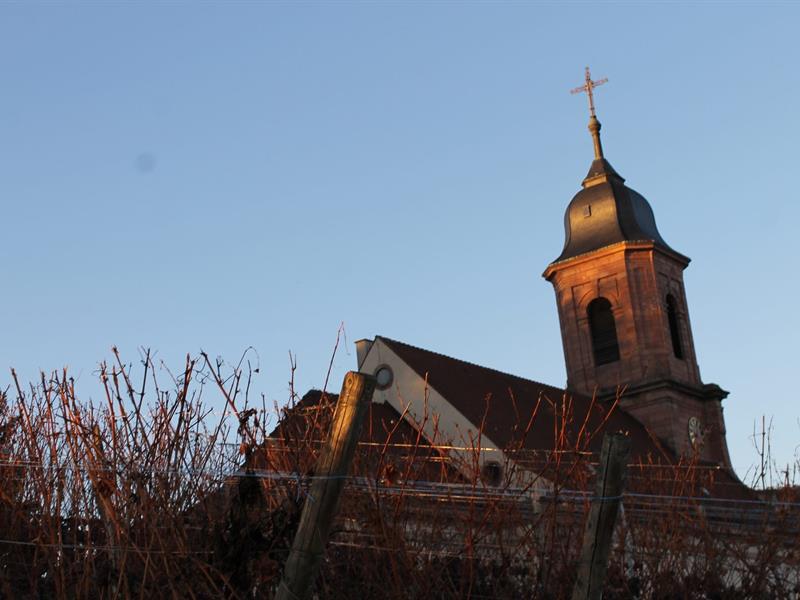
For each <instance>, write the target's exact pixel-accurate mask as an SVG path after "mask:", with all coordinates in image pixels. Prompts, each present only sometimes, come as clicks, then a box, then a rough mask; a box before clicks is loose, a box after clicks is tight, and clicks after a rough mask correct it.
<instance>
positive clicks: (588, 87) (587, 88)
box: [570, 67, 608, 159]
mask: <svg viewBox="0 0 800 600" xmlns="http://www.w3.org/2000/svg"><path fill="white" fill-rule="evenodd" d="M607 81H608V77H604V78H603V79H598V80H597V81H592V74H591V73H590V72H589V67H586V83H584V84H583V85H582V86H580V87H576V88H575V89H574V90H571V91H570V93H572V94H580V93H582V92H586V95H587V96H589V131H590V132H591V134H592V142H593V143H594V157H595V159H601V158H603V145H602V144H601V143H600V121H598V120H597V115H595V114H594V88H596V87H597V86H598V85H603V84H604V83H606V82H607Z"/></svg>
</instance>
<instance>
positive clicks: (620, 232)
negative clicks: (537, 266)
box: [553, 69, 688, 262]
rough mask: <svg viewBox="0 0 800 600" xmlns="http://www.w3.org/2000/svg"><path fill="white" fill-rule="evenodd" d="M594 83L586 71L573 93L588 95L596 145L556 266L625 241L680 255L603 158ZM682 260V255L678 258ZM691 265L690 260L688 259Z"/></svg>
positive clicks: (642, 200)
mask: <svg viewBox="0 0 800 600" xmlns="http://www.w3.org/2000/svg"><path fill="white" fill-rule="evenodd" d="M604 81H605V80H603V81H601V82H592V81H591V79H590V77H589V74H588V69H587V84H586V86H585V87H581V88H578V89H577V90H574V91H588V92H589V93H590V95H589V97H590V100H589V107H590V110H591V116H590V119H589V131H590V132H591V134H592V142H593V144H594V161H593V162H592V166H591V167H590V168H589V173H588V174H587V175H586V178H585V179H584V180H583V184H582V185H583V189H582V190H581V191H579V192H578V193H577V194H575V197H573V198H572V201H571V202H570V203H569V206H568V207H567V212H566V214H565V215H564V229H565V231H566V240H565V242H564V250H563V251H562V252H561V255H560V256H559V257H558V258H557V259H556V260H555V261H553V262H560V261H563V260H567V259H569V258H573V257H575V256H578V255H580V254H586V253H587V252H592V251H593V250H598V249H600V248H604V247H606V246H610V245H612V244H616V243H618V242H624V241H631V242H633V241H637V242H640V241H649V242H654V243H655V244H656V245H657V246H660V247H661V248H663V249H665V250H668V251H670V252H673V253H675V254H678V253H677V252H675V251H674V250H672V248H670V247H669V245H667V243H666V242H665V241H664V238H662V237H661V234H659V233H658V228H657V227H656V219H655V216H654V215H653V209H652V208H650V204H649V203H648V202H647V200H645V198H644V196H642V195H641V194H639V193H638V192H635V191H634V190H632V189H631V188H629V187H628V186H626V185H625V179H623V178H622V176H620V175H619V173H617V172H616V171H615V170H614V167H612V166H611V164H610V163H609V162H608V161H607V160H606V159H605V157H604V156H603V146H602V144H601V142H600V121H598V120H597V117H596V116H595V114H594V103H593V101H592V97H591V89H592V87H593V86H594V85H597V84H598V83H603V82H604ZM679 256H680V255H679ZM686 260H687V262H688V259H686Z"/></svg>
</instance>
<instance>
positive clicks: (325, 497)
mask: <svg viewBox="0 0 800 600" xmlns="http://www.w3.org/2000/svg"><path fill="white" fill-rule="evenodd" d="M374 391H375V378H374V377H372V376H371V375H366V374H364V373H355V372H353V371H350V372H349V373H347V375H345V377H344V383H343V384H342V393H341V394H340V395H339V401H338V402H337V403H336V409H335V410H334V413H333V421H332V422H331V430H330V433H329V434H328V439H327V441H326V442H325V445H324V446H323V448H322V451H321V452H320V455H319V458H318V459H317V464H316V467H315V469H314V477H315V478H314V480H313V482H312V484H311V489H310V490H309V492H308V496H306V500H305V503H304V505H303V513H302V514H301V515H300V524H299V526H298V528H297V533H296V534H295V536H294V541H293V542H292V549H291V551H290V552H289V558H288V559H287V561H286V565H285V567H284V570H283V579H282V580H281V583H280V586H279V587H278V592H277V594H276V596H275V598H276V600H298V599H300V600H303V599H305V598H306V597H307V596H308V593H309V591H310V590H311V587H312V585H313V584H314V581H315V579H316V578H317V572H318V571H319V565H320V562H321V561H322V556H323V553H324V552H325V544H326V542H327V541H328V534H329V532H330V528H331V524H332V523H333V519H334V517H335V516H336V509H337V507H338V504H339V496H340V495H341V492H342V488H343V487H344V483H345V478H346V477H347V472H348V470H349V467H350V463H351V462H352V460H353V454H354V453H355V449H356V445H357V444H358V438H359V434H360V431H361V423H362V421H363V420H364V415H365V414H366V412H367V407H368V406H369V403H370V402H371V401H372V393H373V392H374Z"/></svg>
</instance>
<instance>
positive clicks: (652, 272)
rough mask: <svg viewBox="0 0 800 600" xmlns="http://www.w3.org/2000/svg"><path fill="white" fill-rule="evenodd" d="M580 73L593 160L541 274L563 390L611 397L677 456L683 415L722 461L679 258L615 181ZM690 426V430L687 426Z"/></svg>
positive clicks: (713, 393)
mask: <svg viewBox="0 0 800 600" xmlns="http://www.w3.org/2000/svg"><path fill="white" fill-rule="evenodd" d="M606 81H607V79H601V80H598V81H593V80H592V78H591V74H590V72H589V69H588V68H587V69H586V79H585V83H584V85H582V86H580V87H578V88H575V89H574V90H572V92H573V93H579V92H585V93H586V94H587V95H588V97H589V113H590V114H589V132H590V133H591V135H592V143H593V145H594V160H593V161H592V165H591V167H590V169H589V173H588V175H587V176H586V178H584V180H583V182H582V189H581V190H579V191H578V193H577V194H575V196H574V197H573V198H572V201H571V202H570V203H569V206H568V207H567V210H566V213H565V215H564V229H565V242H564V248H563V250H562V252H561V254H560V255H559V256H558V258H556V260H554V261H553V262H552V263H551V264H550V265H548V267H547V269H546V270H545V272H544V277H545V278H546V279H547V280H548V281H550V282H551V283H552V284H553V287H554V289H555V292H556V299H557V303H558V312H559V318H560V321H561V335H562V341H563V345H564V357H565V359H566V367H567V388H568V389H570V390H573V391H575V392H579V393H583V394H588V395H594V394H597V395H598V396H599V397H600V398H601V399H602V398H612V397H614V395H615V394H617V393H618V391H619V390H620V389H625V392H624V394H623V396H622V399H621V403H622V406H623V407H624V408H625V409H626V410H627V411H628V412H630V413H631V414H633V415H634V416H636V417H637V418H638V419H639V420H640V421H642V422H643V423H644V424H645V425H646V426H648V427H649V428H651V430H652V431H653V432H654V433H655V434H656V435H658V436H659V437H660V438H661V439H662V440H663V441H664V442H665V443H666V444H667V445H668V446H670V447H672V448H673V450H675V451H676V452H678V453H681V452H689V451H692V450H693V449H694V450H698V449H700V448H699V447H698V448H693V446H694V445H695V442H693V441H690V440H689V438H688V437H687V435H686V423H687V419H689V418H691V419H694V420H695V421H698V420H699V421H700V422H702V423H703V424H704V426H706V427H707V429H708V439H707V444H706V445H705V446H703V448H702V449H700V450H701V451H702V455H703V457H704V458H706V459H709V460H715V461H719V462H722V463H725V464H729V461H728V458H727V448H726V446H725V440H724V423H723V421H722V409H721V404H720V401H721V399H722V398H724V397H725V396H726V395H727V392H724V391H723V390H721V389H720V388H719V387H718V386H716V385H713V384H711V385H706V384H703V382H702V381H701V379H700V370H699V368H698V365H697V358H696V355H695V349H694V342H693V339H692V330H691V326H690V323H689V312H688V305H687V300H686V293H685V290H684V284H683V270H684V269H685V268H686V267H687V265H688V264H689V258H687V257H686V256H684V255H682V254H680V253H678V252H676V251H675V250H673V249H672V248H670V246H669V245H668V244H667V243H666V242H665V241H664V239H663V238H662V237H661V234H660V233H659V231H658V228H657V227H656V221H655V216H654V214H653V210H652V208H651V207H650V204H649V203H648V202H647V200H645V198H644V196H642V195H641V194H639V193H637V192H635V191H634V190H632V189H631V188H629V187H628V186H626V185H625V180H624V179H623V178H622V177H621V176H620V175H619V174H618V173H617V172H616V171H615V170H614V169H613V167H612V166H611V165H610V164H609V162H608V161H607V160H606V158H605V156H604V154H603V146H602V143H601V141H600V121H599V120H598V119H597V115H596V112H595V106H594V93H593V90H594V88H595V87H597V86H599V85H602V84H603V83H605V82H606ZM695 429H696V427H695Z"/></svg>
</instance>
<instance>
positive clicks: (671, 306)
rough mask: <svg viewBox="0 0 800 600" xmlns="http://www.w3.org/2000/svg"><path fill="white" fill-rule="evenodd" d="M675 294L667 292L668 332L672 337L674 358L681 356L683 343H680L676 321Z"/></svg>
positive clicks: (678, 327) (678, 326)
mask: <svg viewBox="0 0 800 600" xmlns="http://www.w3.org/2000/svg"><path fill="white" fill-rule="evenodd" d="M676 304H677V303H676V302H675V296H673V295H672V294H667V320H668V321H669V334H670V337H672V351H673V352H674V353H675V358H681V359H682V358H683V344H682V343H681V330H680V325H679V323H678V309H677V307H676Z"/></svg>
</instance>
